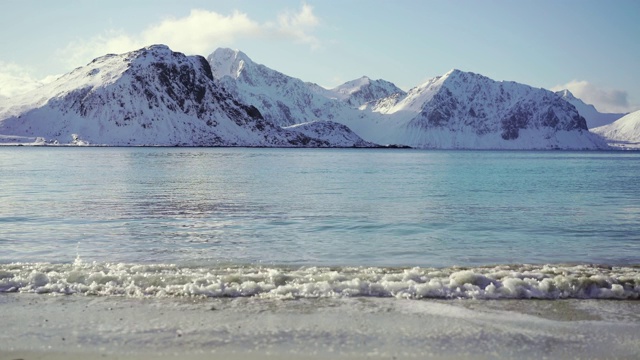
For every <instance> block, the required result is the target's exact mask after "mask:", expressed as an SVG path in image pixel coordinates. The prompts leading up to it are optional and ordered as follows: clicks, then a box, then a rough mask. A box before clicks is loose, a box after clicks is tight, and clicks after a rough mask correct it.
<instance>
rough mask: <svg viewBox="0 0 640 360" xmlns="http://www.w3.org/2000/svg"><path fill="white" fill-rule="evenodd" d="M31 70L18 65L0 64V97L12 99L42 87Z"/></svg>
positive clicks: (41, 82) (40, 81)
mask: <svg viewBox="0 0 640 360" xmlns="http://www.w3.org/2000/svg"><path fill="white" fill-rule="evenodd" d="M43 83H44V81H42V80H38V79H36V78H35V77H34V76H33V70H32V69H29V68H25V67H23V66H20V65H18V64H14V63H6V62H0V96H1V97H12V96H15V95H18V94H22V93H25V92H27V91H29V90H33V89H35V88H38V87H40V86H42V84H43Z"/></svg>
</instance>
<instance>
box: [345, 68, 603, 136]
mask: <svg viewBox="0 0 640 360" xmlns="http://www.w3.org/2000/svg"><path fill="white" fill-rule="evenodd" d="M369 108H370V111H371V112H373V113H378V114H380V115H383V116H388V117H390V118H391V119H393V123H395V125H396V126H395V127H394V128H393V129H392V130H393V131H388V132H387V134H386V135H385V136H386V137H393V138H394V139H393V141H394V142H400V143H405V144H408V145H411V146H415V147H425V148H474V149H475V148H481V149H556V148H558V149H600V148H606V147H607V146H606V144H604V143H603V142H602V140H601V139H599V137H598V136H595V135H594V134H592V133H590V132H589V131H588V130H587V125H586V121H585V120H584V118H583V117H581V116H580V115H579V114H578V112H577V110H576V109H575V107H573V106H572V105H570V104H569V103H567V102H566V101H564V100H563V99H562V98H561V97H560V96H558V95H557V94H555V93H553V92H551V91H547V90H544V89H537V88H533V87H530V86H527V85H523V84H518V83H515V82H501V81H494V80H491V79H489V78H487V77H485V76H482V75H479V74H474V73H470V72H463V71H460V70H451V71H449V72H448V73H446V74H444V75H443V76H439V77H435V78H433V79H430V80H428V81H426V82H425V83H423V84H422V85H420V86H417V87H415V88H413V89H411V90H409V92H408V93H407V94H406V96H392V97H389V98H385V99H382V100H379V101H378V102H376V103H375V104H371V106H370V107H369ZM386 122H389V120H387V121H386ZM389 128H390V130H391V127H390V126H389ZM352 129H354V130H355V131H356V132H357V129H356V128H354V127H352ZM360 135H361V136H363V137H364V138H365V139H367V138H368V137H367V134H360ZM370 139H377V137H373V136H372V137H370ZM378 140H379V141H382V139H378Z"/></svg>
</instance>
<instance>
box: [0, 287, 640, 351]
mask: <svg viewBox="0 0 640 360" xmlns="http://www.w3.org/2000/svg"><path fill="white" fill-rule="evenodd" d="M639 314H640V301H605V300H556V301H536V300H501V301H486V300H485V301H476V300H398V299H380V298H351V299H304V300H286V301H285V300H266V299H253V298H235V299H188V298H181V299H175V298H173V299H149V298H147V299H136V298H118V297H88V296H51V295H36V294H0V318H1V319H2V323H3V331H1V332H0V359H1V360H4V359H24V360H27V359H178V358H180V359H194V360H196V359H263V358H273V359H334V358H335V359H411V358H443V359H450V358H463V359H467V358H469V359H470V358H473V359H478V358H480V359H483V358H484V359H493V358H531V359H534V358H535V359H539V358H543V357H547V358H640V315H639Z"/></svg>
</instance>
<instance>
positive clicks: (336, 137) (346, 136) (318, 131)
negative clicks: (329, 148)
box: [285, 121, 373, 147]
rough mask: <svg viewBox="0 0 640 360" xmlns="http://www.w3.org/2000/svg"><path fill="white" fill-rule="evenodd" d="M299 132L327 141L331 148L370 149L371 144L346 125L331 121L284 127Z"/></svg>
mask: <svg viewBox="0 0 640 360" xmlns="http://www.w3.org/2000/svg"><path fill="white" fill-rule="evenodd" d="M285 129H287V130H294V131H297V132H300V133H302V134H304V135H306V136H308V137H309V138H313V139H329V140H330V141H331V143H332V144H333V146H340V147H350V146H351V147H371V146H373V144H372V143H369V142H366V141H364V140H362V139H361V138H360V137H359V136H358V135H357V134H356V133H354V132H353V131H351V129H349V128H348V127H347V126H346V125H343V124H339V123H336V122H333V121H312V122H307V123H302V124H296V125H291V126H287V127H285Z"/></svg>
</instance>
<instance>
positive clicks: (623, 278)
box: [0, 261, 640, 299]
mask: <svg viewBox="0 0 640 360" xmlns="http://www.w3.org/2000/svg"><path fill="white" fill-rule="evenodd" d="M0 292H29V293H56V294H82V295H96V296H128V297H213V298H219V297H261V298H281V299H296V298H341V297H395V298H403V299H423V298H441V299H468V298H472V299H569V298H577V299H640V268H638V267H606V266H596V265H499V266H491V267H472V268H462V267H448V268H418V267H416V268H385V267H276V266H271V267H269V266H254V265H246V266H229V267H226V266H208V267H197V266H193V267H189V266H178V265H170V264H167V265H163V264H154V265H148V264H123V263H118V264H111V263H97V262H94V263H84V262H82V261H76V262H74V263H73V264H49V263H14V264H4V265H0Z"/></svg>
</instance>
